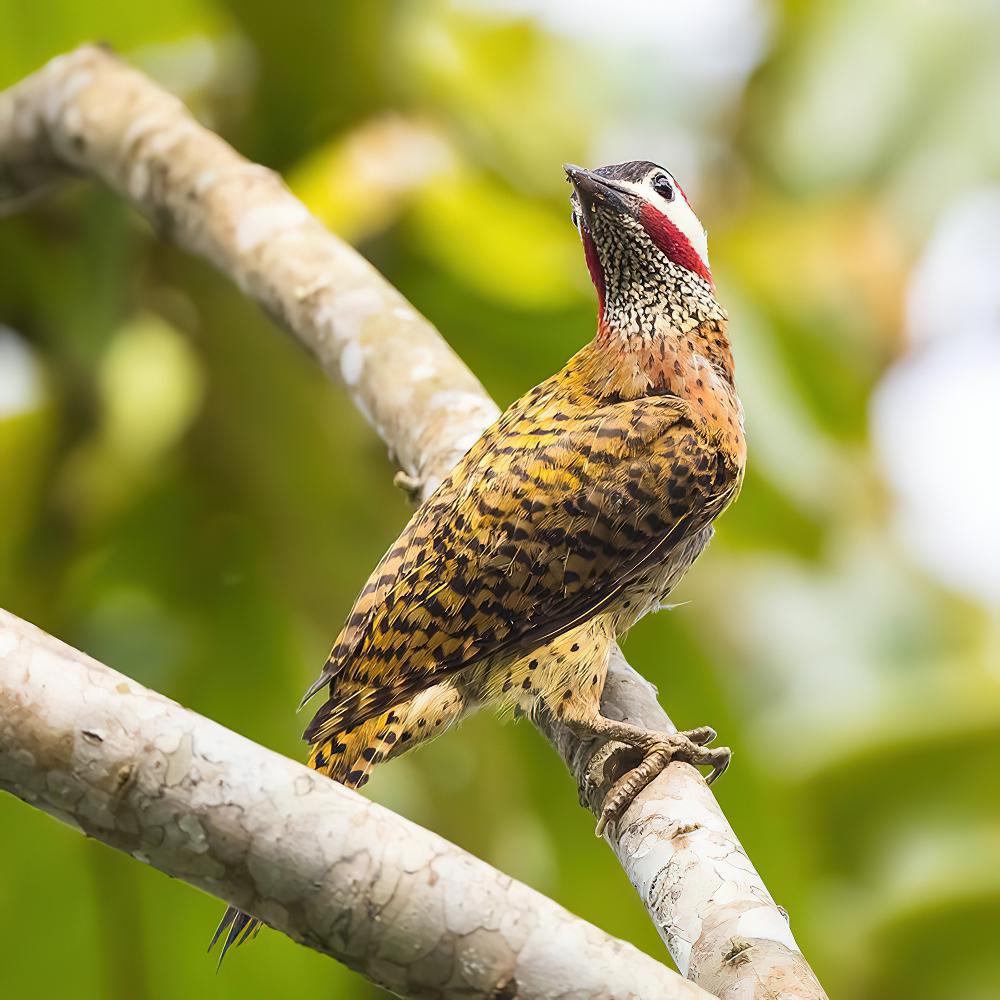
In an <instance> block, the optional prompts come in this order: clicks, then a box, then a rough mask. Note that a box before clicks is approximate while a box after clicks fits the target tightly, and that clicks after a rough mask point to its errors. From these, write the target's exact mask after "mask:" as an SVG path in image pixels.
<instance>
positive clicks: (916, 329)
mask: <svg viewBox="0 0 1000 1000" xmlns="http://www.w3.org/2000/svg"><path fill="white" fill-rule="evenodd" d="M984 327H993V328H994V329H996V328H997V327H1000V188H986V189H984V190H980V191H977V192H975V193H973V194H970V195H969V196H968V197H966V198H963V199H962V200H961V201H960V202H959V203H958V205H956V206H955V207H954V208H953V209H952V210H951V211H950V212H948V213H947V214H946V215H945V217H944V219H943V220H942V221H941V222H940V224H939V225H938V227H937V229H936V230H935V231H934V233H933V234H932V236H931V238H930V240H929V241H928V243H927V246H926V248H925V249H924V253H923V256H922V257H921V259H920V262H919V263H918V264H917V266H916V268H915V269H914V271H913V275H912V277H911V279H910V288H909V293H908V295H907V302H906V331H907V333H908V334H909V336H910V338H911V339H912V340H914V341H917V342H927V341H930V340H935V339H939V338H950V337H953V336H955V335H956V334H961V333H962V332H963V331H966V330H976V329H982V328H984Z"/></svg>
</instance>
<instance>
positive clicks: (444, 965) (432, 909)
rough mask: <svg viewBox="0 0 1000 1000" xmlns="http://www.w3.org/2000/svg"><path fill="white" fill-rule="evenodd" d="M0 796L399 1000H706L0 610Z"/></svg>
mask: <svg viewBox="0 0 1000 1000" xmlns="http://www.w3.org/2000/svg"><path fill="white" fill-rule="evenodd" d="M0 788H3V789H6V790H7V791H10V792H13V793H14V794H15V795H17V796H18V797H19V798H21V799H23V800H24V801H25V802H28V803H30V804H31V805H33V806H36V807H37V808H39V809H44V810H45V811H46V812H48V813H50V814H51V815H53V816H55V817H56V818H57V819H61V820H63V821H64V822H66V823H69V824H70V825H71V826H74V827H76V828H78V829H81V830H82V831H83V832H84V833H86V834H87V835H89V836H91V837H95V838H97V839H98V840H102V841H103V842H104V843H106V844H109V845H111V846H112V847H115V848H117V849H118V850H120V851H125V852H127V853H128V854H131V855H132V856H133V857H135V858H138V859H139V860H141V861H145V862H147V863H148V864H151V865H154V866H155V867H157V868H159V869H160V870H161V871H165V872H166V873H167V874H169V875H173V876H176V877H177V878H181V879H184V881H186V882H189V883H191V884H192V885H196V886H198V887H199V888H201V889H204V890H205V891H206V892H210V893H212V894H214V895H216V896H219V897H220V898H221V899H224V900H226V901H227V902H229V903H234V904H235V905H237V906H240V907H242V908H243V909H245V910H247V911H249V912H251V913H253V914H255V915H257V916H259V917H261V918H262V919H263V920H266V921H267V922H268V923H269V924H271V925H272V926H274V927H277V928H278V929H279V930H282V931H284V932H285V933H286V934H288V935H289V936H290V937H292V938H294V939H295V940H296V941H300V942H302V943H303V944H306V945H309V946H310V947H312V948H315V949H316V950H317V951H321V952H325V953H326V954H328V955H332V956H333V957H334V958H337V959H339V960H340V961H341V962H344V963H345V964H346V965H348V966H350V967H351V968H352V969H356V970H357V971H358V972H361V973H362V974H363V975H365V976H367V977H368V978H369V979H370V980H372V981H373V982H375V983H378V984H379V985H381V986H384V987H386V988H387V989H390V990H393V991H394V992H396V993H398V994H399V995H401V996H404V997H433V998H459V997H461V998H470V997H471V998H483V1000H487V998H493V1000H496V998H501V997H502V998H507V1000H513V998H515V997H519V998H529V997H530V998H538V1000H557V998H564V997H570V996H571V997H578V998H580V1000H607V998H612V997H614V998H621V1000H642V998H649V997H662V998H664V1000H708V997H709V994H707V993H705V992H704V991H703V990H701V989H700V988H699V987H697V986H695V985H694V984H693V983H690V982H687V981H686V980H685V979H682V978H681V977H680V976H679V975H677V973H676V972H673V971H672V970H670V969H668V968H666V967H665V966H663V965H660V964H659V963H658V962H656V961H654V960H653V959H652V958H650V957H649V956H648V955H644V954H642V953H641V952H640V951H638V950H637V949H636V948H634V947H632V945H629V944H626V943H625V942H624V941H618V940H615V939H614V938H612V937H609V936H608V935H607V934H605V933H604V932H603V931H601V930H599V929H598V928H596V927H594V926H593V925H591V924H588V923H586V922H585V921H583V920H580V919H579V918H578V917H575V916H573V915H572V914H571V913H568V912H567V911H566V910H564V909H563V908H562V907H561V906H558V905H557V904H556V903H553V902H552V901H551V900H549V899H546V898H545V897H544V896H542V895H541V894H540V893H538V892H535V891H534V890H533V889H530V888H528V887H527V886H526V885H522V884H521V883H519V882H516V881H514V880H513V879H511V878H508V877H507V876H506V875H504V874H503V873H502V872H498V871H497V870H496V869H494V868H491V867H490V866H489V865H487V864H486V863H485V862H483V861H480V860H479V859H478V858H474V857H473V856H472V855H470V854H467V853H466V852H465V851H462V850H461V849H460V848H458V847H456V846H455V845H453V844H449V843H448V842H447V841H446V840H444V839H442V838H441V837H438V836H437V835H436V834H433V833H431V832H430V831H428V830H424V829H422V828H421V827H419V826H416V825H415V824H413V823H410V822H409V821H407V820H405V819H403V818H402V817H401V816H397V815H396V814H395V813H392V812H390V811H389V810H387V809H384V808H383V807H381V806H379V805H376V804H375V803H373V802H369V801H368V800H367V799H365V798H363V797H362V796H361V795H358V794H357V793H356V792H353V791H351V790H350V789H347V788H344V787H343V786H342V785H338V784H337V783H336V782H333V781H330V780H329V779H328V778H324V777H323V776H322V775H319V774H317V773H316V772H315V771H310V770H309V769H308V768H307V767H305V766H304V765H302V764H297V763H295V762H294V761H291V760H288V759H287V758H285V757H281V756H280V755H278V754H276V753H272V752H271V751H269V750H265V749H264V748H263V747H260V746H257V745H256V744H254V743H251V742H250V741H249V740H247V739H244V738H243V737H242V736H238V735H237V734H236V733H233V732H230V731H229V730H227V729H225V728H224V727H222V726H220V725H218V724H217V723H214V722H211V721H210V720H209V719H205V718H202V717H201V716H199V715H196V714H195V713H194V712H189V711H187V710H186V709H184V708H182V707H181V706H180V705H177V704H176V703H174V702H172V701H170V700H169V699H167V698H164V697H163V696H162V695H159V694H156V693H155V692H153V691H149V690H147V689H145V688H144V687H142V685H140V684H138V683H136V682H135V681H133V680H130V679H129V678H127V677H125V676H123V675H122V674H119V673H116V672H115V671H114V670H111V669H110V668H109V667H106V666H104V665H103V664H101V663H98V662H97V661H96V660H93V659H91V658H90V657H89V656H86V655H85V654H83V653H81V652H78V651H77V650H75V649H72V648H71V647H69V646H67V645H65V644H64V643H62V642H60V641H59V640H57V639H53V638H52V637H51V636H49V635H46V634H45V633H44V632H41V631H39V630H38V629H37V628H35V627H34V626H33V625H29V624H28V623H27V622H24V621H21V619H19V618H15V617H14V616H13V615H11V614H9V613H7V612H5V611H0Z"/></svg>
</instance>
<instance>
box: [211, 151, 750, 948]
mask: <svg viewBox="0 0 1000 1000" xmlns="http://www.w3.org/2000/svg"><path fill="white" fill-rule="evenodd" d="M664 174H665V172H664V171H661V170H660V168H657V167H655V166H654V165H652V164H643V163H638V164H623V165H620V166H618V167H612V168H605V170H602V171H599V172H596V173H589V172H583V171H577V172H576V173H572V172H571V176H572V178H573V180H574V183H575V187H576V196H575V197H576V199H577V201H576V206H575V207H576V210H577V211H578V213H579V214H580V224H581V235H582V237H583V239H584V245H585V248H586V250H587V257H588V262H589V263H590V265H591V270H592V273H593V274H594V278H595V283H596V284H597V286H598V290H599V293H600V294H601V298H602V312H601V320H600V323H599V327H598V333H597V336H596V337H595V338H594V340H593V341H592V342H591V343H589V344H588V345H587V346H586V347H584V348H583V349H582V350H581V351H579V352H578V353H577V354H576V355H575V356H574V357H573V358H572V359H571V360H570V361H569V362H568V364H567V365H566V367H565V368H563V369H562V370H561V371H560V372H558V373H557V374H556V375H553V376H552V377H551V378H549V379H547V380H546V381H545V382H543V383H542V384H541V385H539V386H537V387H535V388H534V389H532V390H531V391H530V392H528V393H527V394H526V395H525V396H523V397H522V398H521V399H519V400H518V401H517V402H515V403H514V404H513V405H512V406H511V407H510V408H509V409H508V410H507V411H506V412H505V413H504V414H503V415H502V416H501V417H500V419H499V420H498V421H497V423H496V424H494V426H493V427H491V428H490V429H489V430H488V431H487V432H486V433H485V434H484V435H483V437H482V438H481V439H480V440H479V441H478V442H477V443H476V444H475V445H474V446H473V447H472V449H471V450H470V451H469V452H468V454H467V455H466V456H465V457H464V458H463V459H462V461H461V462H460V463H459V464H458V466H457V467H456V468H455V469H454V471H453V472H452V474H451V475H450V476H449V477H448V478H447V479H446V480H445V481H444V482H443V483H442V484H441V485H440V486H439V487H438V489H437V490H436V491H435V492H434V494H433V495H432V496H431V497H430V498H429V499H428V500H427V501H426V502H425V503H424V504H423V505H422V506H421V507H420V508H419V509H418V510H417V512H416V513H415V514H414V515H413V517H412V518H411V520H410V522H409V524H407V526H406V528H405V529H404V530H403V532H402V534H401V535H400V536H399V538H398V539H397V541H396V542H395V544H394V545H393V546H392V547H391V548H390V550H389V551H388V552H387V553H386V555H385V556H384V557H383V559H382V561H381V562H380V563H379V565H378V566H377V567H376V569H375V570H374V572H373V573H372V575H371V577H370V578H369V580H368V583H367V584H366V585H365V587H364V589H363V591H362V592H361V595H360V596H359V597H358V600H357V602H356V604H355V606H354V608H353V610H352V612H351V614H350V616H349V618H348V621H347V624H346V625H345V626H344V628H343V630H342V631H341V633H340V635H339V636H338V638H337V641H336V643H335V644H334V647H333V650H332V652H331V654H330V657H329V659H328V661H327V663H326V666H325V668H324V670H323V672H322V674H321V676H320V678H319V679H318V680H317V682H316V684H314V685H313V687H312V688H311V689H310V692H309V693H308V695H307V697H309V696H311V695H312V694H314V693H316V692H317V691H319V690H322V689H323V688H326V689H327V690H328V697H327V700H326V701H325V703H324V704H323V705H322V707H320V709H319V710H318V711H317V713H316V715H315V718H314V719H313V721H312V723H311V724H310V726H309V728H308V729H307V731H306V738H307V739H308V741H309V742H310V744H311V745H312V752H311V756H310V759H309V765H310V766H311V767H313V768H315V769H317V770H319V771H322V772H324V773H326V774H328V775H330V776H331V777H333V778H336V779H337V780H338V781H341V782H344V783H346V784H348V785H351V786H354V787H359V786H361V785H363V784H364V783H365V782H366V781H367V779H368V776H369V773H370V771H371V768H372V767H373V766H374V765H375V764H377V763H379V762H380V761H382V760H384V759H387V758H389V757H391V756H393V755H395V754H398V753H400V752H403V751H405V750H407V749H409V748H410V747H412V746H414V745H416V744H417V743H420V742H422V741H424V740H426V739H428V738H430V737H432V736H434V735H437V734H438V733H440V732H442V731H443V730H445V729H446V728H448V726H449V725H451V724H452V723H454V722H456V721H457V720H458V719H460V718H461V717H462V716H463V715H464V714H466V713H468V712H470V711H472V710H474V709H475V708H478V707H480V706H482V705H486V704H492V705H496V706H498V707H500V708H511V707H514V706H517V707H520V708H521V709H523V710H524V711H526V712H528V713H533V712H537V711H539V710H540V709H546V710H548V711H550V712H552V713H553V714H554V715H555V716H557V717H560V718H562V719H563V720H564V721H565V722H566V723H567V724H569V725H571V726H573V727H574V728H576V729H578V730H579V731H580V732H582V733H586V734H592V735H604V736H606V737H610V738H613V739H616V740H619V741H624V742H626V743H631V744H633V745H634V746H636V747H637V748H638V749H639V750H640V751H642V752H643V754H644V755H645V757H646V767H645V770H644V771H642V773H639V774H637V775H634V776H632V777H631V778H629V779H628V780H625V781H624V782H623V783H620V787H619V788H618V789H617V792H616V793H614V794H613V795H612V796H609V803H608V805H607V807H606V818H611V819H613V818H614V817H615V816H616V815H617V814H618V813H619V812H620V810H621V808H622V807H623V805H624V804H625V800H626V799H627V797H629V796H630V795H631V794H634V792H635V791H636V790H637V788H638V787H641V785H642V784H643V783H645V782H646V781H648V780H649V778H650V777H651V776H652V775H653V774H654V773H655V772H656V770H657V769H658V768H659V767H662V765H663V763H665V760H669V759H670V756H671V755H676V754H677V753H678V752H681V751H684V749H685V746H686V748H687V753H688V759H692V760H694V761H695V762H707V763H711V764H713V765H715V767H716V769H717V770H721V768H722V767H724V766H725V751H722V750H721V749H720V748H716V749H708V748H702V747H701V746H700V744H701V743H704V742H706V741H707V739H708V737H709V731H708V730H704V731H700V734H693V735H694V742H693V743H692V742H691V741H688V744H686V745H682V744H680V743H678V742H677V741H676V740H675V741H674V743H670V744H669V746H668V743H669V741H666V742H665V738H664V737H663V736H662V734H649V733H644V732H643V731H641V730H637V729H635V727H630V726H626V725H624V724H621V723H612V722H610V721H609V720H606V719H604V718H603V717H602V716H601V715H600V696H601V691H602V688H603V685H604V678H605V674H606V670H607V663H608V656H609V653H610V649H611V644H612V643H613V641H614V639H615V637H616V636H617V635H618V634H620V633H621V632H622V631H624V630H625V629H627V628H628V627H629V626H631V625H632V624H633V623H634V622H635V621H636V620H637V619H638V618H639V617H641V616H642V615H643V614H645V613H646V612H647V611H649V610H651V609H653V608H655V607H656V606H658V604H659V603H660V601H662V599H663V598H664V597H665V596H666V594H667V593H668V592H669V591H670V589H671V587H672V586H673V585H674V583H675V582H676V581H677V579H678V578H679V577H680V576H681V575H682V574H683V573H684V571H685V570H686V569H687V568H688V566H690V564H691V563H692V562H693V561H694V559H695V558H696V557H697V556H698V554H699V553H700V552H701V550H702V549H703V548H704V547H705V545H706V544H707V542H708V540H709V538H710V536H711V531H712V529H711V524H712V521H713V520H714V519H715V517H716V516H717V515H718V514H719V513H720V512H721V511H722V510H723V509H724V508H725V507H726V505H727V504H728V503H729V502H730V501H731V500H732V499H733V497H734V496H735V495H736V493H737V492H738V490H739V487H740V484H741V481H742V476H743V464H744V459H745V445H744V440H743V429H742V415H741V410H740V406H739V401H738V398H737V395H736V390H735V386H734V383H733V369H732V356H731V354H730V351H729V345H728V342H727V340H726V336H725V323H726V318H725V313H724V312H723V311H722V309H721V308H720V307H719V305H718V304H717V302H716V300H715V296H714V286H713V285H712V282H711V278H710V276H709V275H708V274H707V261H705V262H704V268H703V271H704V273H702V272H701V271H700V270H699V269H698V262H699V261H700V259H701V258H700V257H699V258H697V259H696V258H691V257H690V255H689V254H688V250H692V252H695V253H697V248H692V243H691V241H690V240H688V241H687V246H686V247H685V245H683V244H684V240H685V239H686V237H685V232H686V231H689V230H690V221H689V219H688V217H687V215H684V214H683V212H682V211H681V210H682V209H683V208H684V207H685V206H686V201H685V202H684V203H683V205H680V204H678V207H677V209H676V211H673V212H672V211H671V208H670V204H669V203H666V202H664V203H663V204H659V203H658V202H657V200H656V199H657V196H656V195H655V193H654V191H653V189H652V187H651V185H652V183H653V180H654V179H655V178H656V177H662V175H664ZM670 180H671V181H672V178H671V179H670ZM658 183H659V186H660V189H665V187H664V185H665V184H666V182H663V181H660V182H658ZM677 192H679V189H677ZM678 197H679V198H683V194H682V193H679V194H678ZM650 206H653V207H657V206H658V207H657V210H658V211H659V210H660V209H662V211H661V212H660V214H661V215H662V216H663V218H655V219H653V222H652V223H650V221H649V218H647V217H644V216H643V213H644V212H645V213H647V214H648V213H649V212H650V211H651V210H652V209H651V208H650ZM686 211H687V212H688V213H690V209H689V208H687V209H686ZM690 218H691V219H693V218H694V216H693V214H691V215H690ZM664 220H665V221H664ZM696 221H697V220H695V222H696ZM657 227H659V228H657ZM664 233H666V235H664ZM671 241H673V242H671ZM695 242H697V240H695ZM678 248H679V249H678ZM678 260H679V261H680V263H679V262H678ZM692 266H693V267H694V268H695V270H692ZM711 735H714V734H711ZM664 747H667V749H666V750H665V749H664ZM664 758H665V759H664ZM612 799H613V801H612ZM227 920H228V921H229V924H228V925H229V926H230V934H229V940H228V941H227V946H228V944H229V943H231V942H232V941H233V940H235V939H236V936H237V935H238V934H240V933H242V934H243V935H244V936H245V935H246V934H247V933H249V931H250V930H252V928H253V926H254V922H253V921H251V920H249V919H248V918H244V916H243V915H242V914H236V915H235V917H234V916H227ZM224 923H225V922H224Z"/></svg>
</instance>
